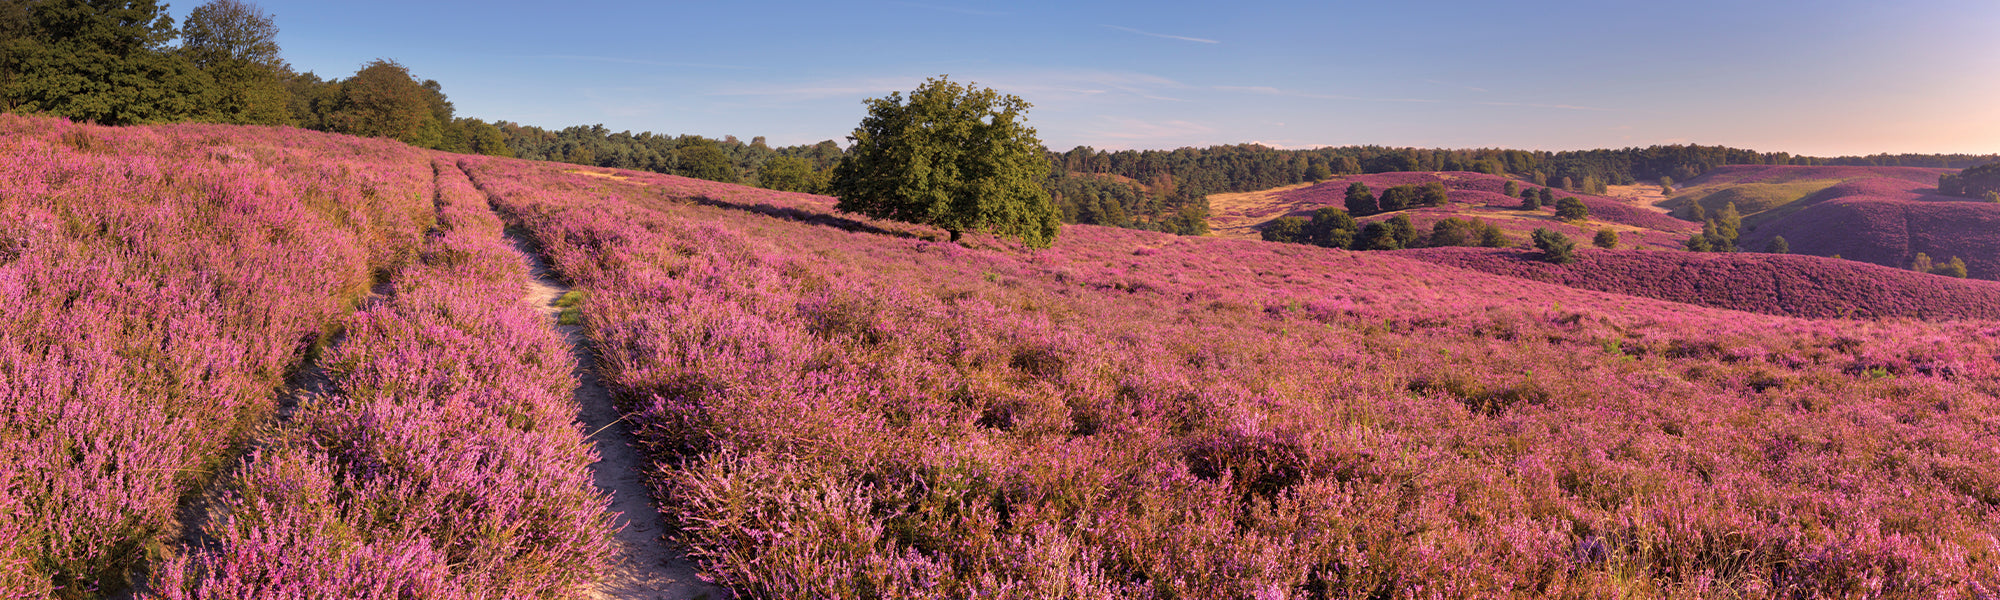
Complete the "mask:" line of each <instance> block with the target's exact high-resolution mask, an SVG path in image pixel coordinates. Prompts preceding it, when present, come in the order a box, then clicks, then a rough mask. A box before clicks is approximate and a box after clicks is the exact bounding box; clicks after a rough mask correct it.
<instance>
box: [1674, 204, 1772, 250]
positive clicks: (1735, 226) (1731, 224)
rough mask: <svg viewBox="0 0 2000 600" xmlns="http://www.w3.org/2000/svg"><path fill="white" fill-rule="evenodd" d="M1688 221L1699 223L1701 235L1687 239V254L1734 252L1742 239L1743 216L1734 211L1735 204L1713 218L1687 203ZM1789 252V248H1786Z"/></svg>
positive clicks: (1727, 206) (1699, 207) (1724, 208)
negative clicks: (1737, 243) (1738, 240)
mask: <svg viewBox="0 0 2000 600" xmlns="http://www.w3.org/2000/svg"><path fill="white" fill-rule="evenodd" d="M1688 206H1689V208H1688V211H1689V213H1688V216H1689V217H1691V219H1690V220H1694V221H1700V222H1701V224H1702V225H1701V233H1699V234H1696V235H1694V236H1692V237H1689V238H1688V239H1687V242H1686V243H1685V244H1684V247H1686V248H1687V250H1688V251H1689V252H1735V251H1736V240H1737V239H1739V238H1741V237H1742V228H1743V214H1742V213H1739V212H1737V211H1736V203H1735V202H1731V203H1729V204H1727V205H1724V206H1723V207H1722V210H1721V211H1720V212H1717V213H1716V214H1715V216H1714V217H1710V216H1709V215H1708V211H1707V210H1705V209H1703V208H1702V207H1701V204H1700V203H1695V202H1690V203H1688ZM1786 250H1787V251H1789V250H1790V247H1789V246H1787V247H1786Z"/></svg>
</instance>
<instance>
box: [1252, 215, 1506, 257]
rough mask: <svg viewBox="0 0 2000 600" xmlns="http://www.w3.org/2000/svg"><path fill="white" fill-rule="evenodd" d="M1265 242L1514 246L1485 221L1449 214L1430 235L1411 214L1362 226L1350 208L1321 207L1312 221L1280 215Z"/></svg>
mask: <svg viewBox="0 0 2000 600" xmlns="http://www.w3.org/2000/svg"><path fill="white" fill-rule="evenodd" d="M1262 236H1263V239H1264V241H1267V242H1285V243H1292V244H1311V245H1314V246H1320V247H1322V248H1345V249H1349V250H1401V249H1404V248H1436V247H1446V246H1480V247H1486V248H1505V247H1508V246H1512V245H1514V241H1513V240H1511V239H1509V238H1508V237H1507V234H1506V232H1504V231H1501V230H1500V228H1499V227H1497V226H1494V225H1493V224H1491V223H1487V222H1486V221H1485V220H1482V219H1478V218H1471V219H1461V218H1458V217H1446V218H1444V219H1441V220H1439V221H1437V222H1435V223H1432V224H1431V230H1430V233H1429V234H1427V235H1426V234H1423V233H1422V232H1420V231H1419V230H1418V229H1417V227H1416V224H1415V223H1414V222H1412V221H1411V220H1410V217H1409V215H1406V214H1405V215H1396V216H1394V217H1390V218H1388V219H1385V220H1381V221H1376V222H1373V223H1368V224H1366V225H1358V224H1357V222H1356V221H1355V219H1354V217H1353V216H1352V215H1350V214H1348V212H1347V211H1344V210H1340V209H1338V208H1331V207H1328V208H1321V209H1319V210H1317V211H1314V212H1313V216H1312V218H1311V219H1310V220H1308V219H1304V218H1300V217H1279V218H1277V219H1273V220H1271V222H1270V223H1266V224H1265V225H1264V230H1263V232H1262Z"/></svg>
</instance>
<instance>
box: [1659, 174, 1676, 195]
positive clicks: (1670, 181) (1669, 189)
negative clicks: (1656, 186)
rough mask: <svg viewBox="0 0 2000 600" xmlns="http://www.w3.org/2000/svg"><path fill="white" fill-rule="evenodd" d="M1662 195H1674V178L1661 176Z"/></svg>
mask: <svg viewBox="0 0 2000 600" xmlns="http://www.w3.org/2000/svg"><path fill="white" fill-rule="evenodd" d="M1660 193H1661V194H1672V193H1674V178H1673V177H1670V176H1666V175H1661V176H1660Z"/></svg>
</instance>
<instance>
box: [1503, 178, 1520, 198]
mask: <svg viewBox="0 0 2000 600" xmlns="http://www.w3.org/2000/svg"><path fill="white" fill-rule="evenodd" d="M1500 191H1501V193H1504V194H1506V195H1507V197H1509V198H1518V197H1520V195H1521V182H1518V181H1514V180H1512V179H1509V180H1507V185H1506V187H1503V188H1501V189H1500Z"/></svg>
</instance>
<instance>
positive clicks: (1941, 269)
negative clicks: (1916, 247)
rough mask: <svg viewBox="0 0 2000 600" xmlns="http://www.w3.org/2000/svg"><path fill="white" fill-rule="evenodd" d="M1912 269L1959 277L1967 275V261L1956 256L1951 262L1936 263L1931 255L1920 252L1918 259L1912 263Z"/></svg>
mask: <svg viewBox="0 0 2000 600" xmlns="http://www.w3.org/2000/svg"><path fill="white" fill-rule="evenodd" d="M1910 270H1912V271H1916V272H1918V273H1930V274H1932V275H1943V276H1945V277H1957V278H1959V279H1964V278H1965V277H1966V271H1965V261H1964V260H1960V259H1959V258H1958V257H1956V256H1954V257H1951V262H1946V263H1934V262H1932V261H1931V255H1929V254H1924V253H1922V252H1918V253H1917V258H1916V260H1915V261H1913V262H1912V263H1911V264H1910Z"/></svg>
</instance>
